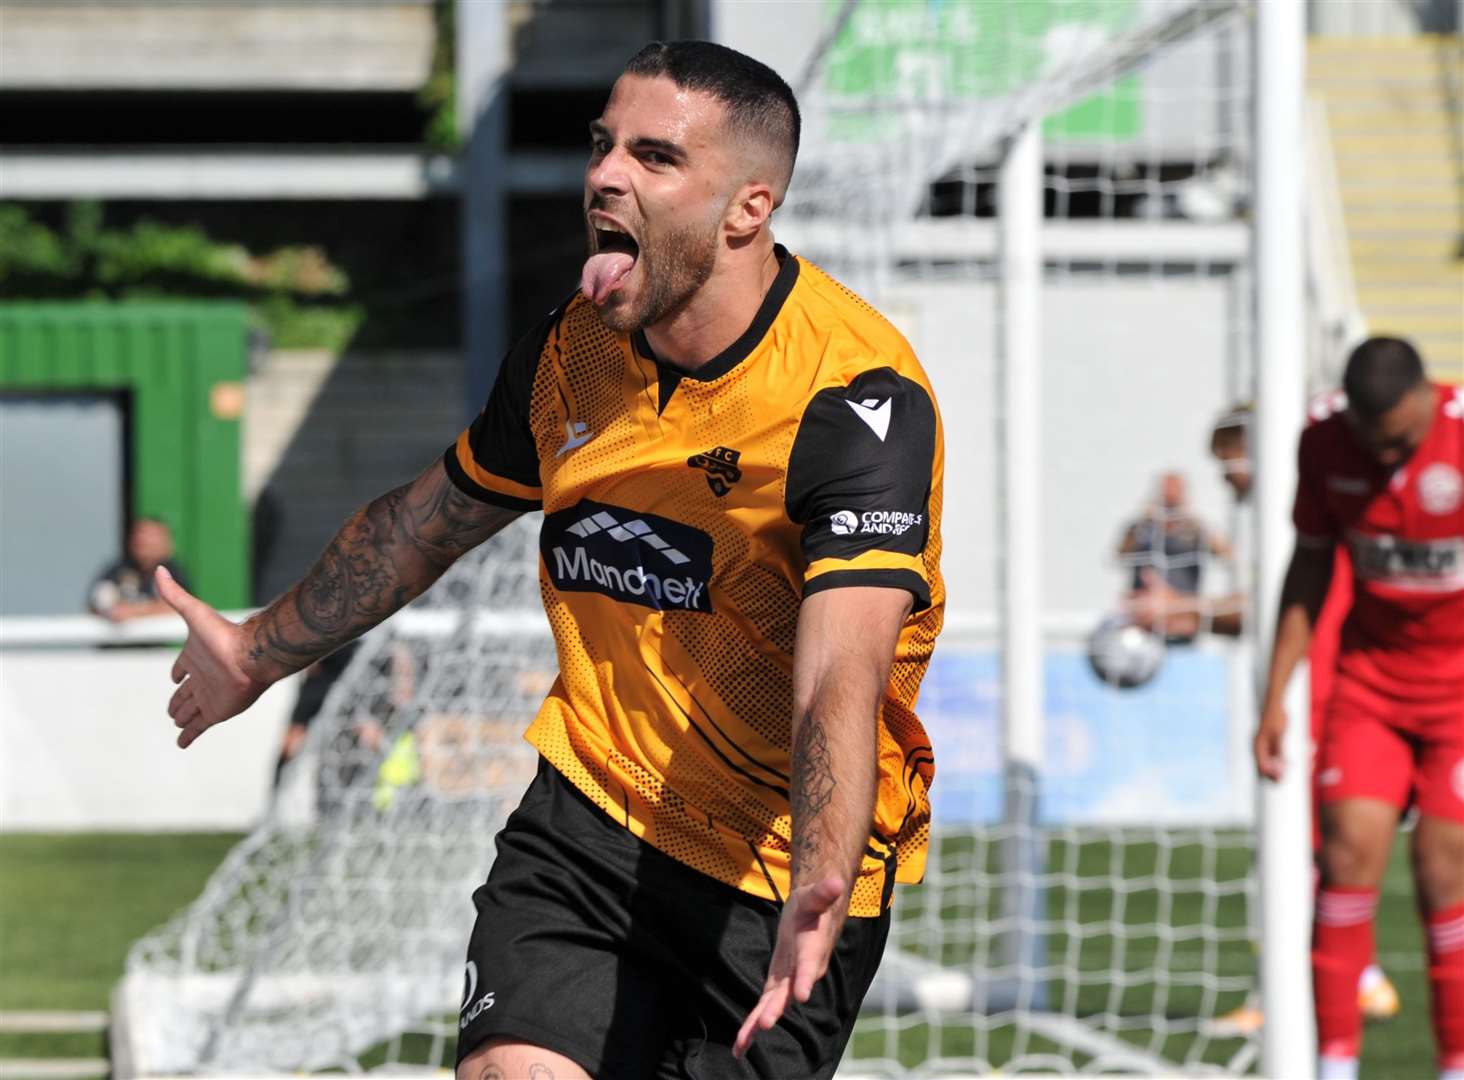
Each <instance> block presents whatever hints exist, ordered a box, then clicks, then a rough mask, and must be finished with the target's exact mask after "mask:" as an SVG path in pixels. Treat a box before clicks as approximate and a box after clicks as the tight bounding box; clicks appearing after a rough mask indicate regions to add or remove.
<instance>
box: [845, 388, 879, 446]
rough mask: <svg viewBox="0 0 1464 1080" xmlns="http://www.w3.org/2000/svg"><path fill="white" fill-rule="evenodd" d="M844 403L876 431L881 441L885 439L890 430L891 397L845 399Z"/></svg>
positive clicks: (870, 428) (875, 433) (876, 436)
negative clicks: (857, 399) (881, 399)
mask: <svg viewBox="0 0 1464 1080" xmlns="http://www.w3.org/2000/svg"><path fill="white" fill-rule="evenodd" d="M844 404H846V405H848V406H849V408H851V409H853V410H854V415H855V416H857V417H859V419H861V420H863V421H864V422H865V423H866V424H868V425H869V430H870V431H872V432H874V435H875V438H877V439H879V441H880V442H884V441H885V436H886V435H887V434H888V433H889V430H890V399H889V398H885V399H884V400H883V401H880V400H879V398H865V399H864V400H863V401H850V400H849V399H848V398H845V399H844Z"/></svg>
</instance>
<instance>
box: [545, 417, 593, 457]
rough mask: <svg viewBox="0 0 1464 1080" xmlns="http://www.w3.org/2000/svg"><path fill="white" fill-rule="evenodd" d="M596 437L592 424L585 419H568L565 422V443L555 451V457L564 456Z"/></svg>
mask: <svg viewBox="0 0 1464 1080" xmlns="http://www.w3.org/2000/svg"><path fill="white" fill-rule="evenodd" d="M594 437H595V433H594V432H593V431H591V430H590V426H589V425H588V424H586V423H585V422H584V421H583V420H573V421H571V420H566V421H565V422H564V445H563V446H561V447H560V448H559V449H558V450H556V451H555V452H554V456H555V457H563V456H564V455H565V454H567V453H569V452H570V451H571V450H575V449H578V448H579V447H581V446H583V445H584V444H585V443H587V442H589V441H590V440H591V439H593V438H594Z"/></svg>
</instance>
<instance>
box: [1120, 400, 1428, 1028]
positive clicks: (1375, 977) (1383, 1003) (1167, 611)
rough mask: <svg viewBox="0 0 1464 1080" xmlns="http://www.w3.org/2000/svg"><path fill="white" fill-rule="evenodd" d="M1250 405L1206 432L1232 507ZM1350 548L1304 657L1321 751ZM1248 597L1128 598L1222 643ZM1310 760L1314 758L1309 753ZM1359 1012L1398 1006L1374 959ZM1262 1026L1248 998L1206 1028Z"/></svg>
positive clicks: (1150, 615) (1148, 591)
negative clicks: (1231, 500) (1206, 633)
mask: <svg viewBox="0 0 1464 1080" xmlns="http://www.w3.org/2000/svg"><path fill="white" fill-rule="evenodd" d="M1343 406H1345V400H1344V399H1343V395H1342V393H1341V392H1340V391H1334V392H1332V393H1328V394H1326V395H1324V396H1322V397H1321V398H1319V399H1318V400H1317V402H1316V403H1315V404H1314V405H1313V407H1312V408H1311V409H1310V410H1309V416H1310V419H1311V420H1313V421H1321V420H1325V419H1326V418H1327V417H1328V416H1330V415H1331V414H1332V413H1333V412H1336V411H1339V410H1340V409H1341V408H1342V407H1343ZM1251 413H1252V409H1251V406H1250V405H1249V404H1241V405H1236V406H1234V407H1232V408H1231V409H1229V410H1228V411H1227V412H1226V413H1225V414H1224V415H1222V416H1221V417H1220V418H1219V419H1218V420H1216V421H1215V426H1214V427H1213V428H1212V429H1211V432H1210V453H1211V455H1212V456H1213V457H1214V458H1215V460H1216V462H1217V463H1219V465H1220V474H1221V479H1222V480H1224V482H1225V484H1226V486H1228V487H1229V488H1230V490H1231V493H1232V494H1233V495H1234V496H1235V501H1236V502H1237V503H1246V502H1249V501H1250V496H1251V490H1252V489H1253V488H1254V486H1255V477H1254V474H1253V472H1252V470H1251V457H1250V434H1249V428H1250V419H1251ZM1350 566H1351V564H1350V563H1349V561H1348V557H1347V549H1346V548H1345V547H1338V548H1337V549H1336V562H1335V564H1334V566H1333V573H1332V584H1331V588H1330V589H1329V590H1328V591H1327V598H1326V602H1325V603H1324V604H1323V605H1322V610H1321V614H1320V615H1319V617H1318V619H1317V622H1316V625H1315V626H1314V627H1313V628H1312V636H1311V647H1310V649H1309V651H1308V654H1307V659H1308V662H1309V664H1310V668H1311V746H1312V748H1313V750H1315V748H1317V747H1319V746H1320V745H1321V741H1322V737H1321V732H1322V721H1323V720H1324V719H1325V717H1326V711H1327V701H1328V699H1329V698H1330V697H1331V693H1332V672H1333V668H1334V667H1335V665H1336V662H1337V648H1338V645H1339V643H1340V640H1341V636H1342V621H1343V619H1344V617H1345V616H1346V614H1347V611H1348V609H1349V608H1351V606H1352V573H1351V568H1350ZM1248 606H1249V596H1248V592H1247V591H1246V590H1241V591H1238V592H1234V593H1231V594H1229V595H1226V596H1218V597H1198V596H1190V595H1186V594H1183V593H1180V592H1178V591H1177V590H1174V589H1172V588H1169V587H1168V586H1167V585H1166V584H1165V582H1164V581H1163V580H1162V579H1154V578H1151V579H1150V580H1149V581H1148V583H1147V586H1146V587H1145V588H1143V589H1140V590H1137V591H1135V592H1134V593H1132V594H1131V595H1130V597H1129V602H1128V613H1129V617H1130V618H1132V619H1133V620H1134V622H1136V623H1137V624H1138V625H1140V626H1143V627H1146V628H1149V629H1156V630H1157V631H1158V632H1160V633H1165V632H1168V633H1175V634H1177V635H1180V636H1193V635H1194V634H1196V633H1199V632H1202V631H1205V630H1208V631H1209V632H1210V633H1212V634H1217V635H1221V636H1225V637H1239V636H1240V635H1241V634H1242V633H1243V632H1244V630H1245V626H1246V609H1247V607H1248ZM1313 762H1315V753H1314V754H1313ZM1316 775H1317V774H1316V770H1315V769H1313V770H1312V790H1313V799H1312V851H1313V852H1320V850H1321V846H1322V835H1321V821H1320V819H1319V817H1318V814H1317V812H1318V810H1319V804H1320V800H1319V799H1318V798H1316V797H1315V792H1316ZM1357 1000H1358V1006H1359V1008H1361V1010H1362V1015H1363V1017H1364V1018H1365V1019H1367V1020H1387V1019H1390V1018H1392V1017H1394V1016H1396V1015H1397V1014H1398V1011H1399V1009H1400V1007H1401V1003H1400V1002H1399V999H1398V991H1397V989H1396V988H1395V987H1394V986H1393V983H1392V981H1391V980H1390V979H1389V978H1388V977H1387V975H1386V974H1384V973H1383V970H1382V969H1381V968H1380V967H1378V965H1377V962H1376V960H1375V959H1373V960H1370V961H1369V963H1368V965H1367V966H1366V967H1365V968H1364V969H1363V972H1362V976H1361V978H1360V979H1359V981H1358V984H1357ZM1264 1022H1265V1017H1264V1015H1263V1014H1262V1012H1261V1007H1260V1000H1259V996H1258V995H1256V994H1251V995H1248V996H1247V998H1246V1000H1245V1002H1244V1004H1242V1005H1241V1006H1240V1007H1238V1008H1236V1009H1234V1010H1232V1011H1231V1012H1229V1013H1226V1014H1225V1015H1224V1016H1220V1017H1217V1018H1216V1019H1215V1021H1214V1022H1213V1023H1212V1025H1211V1028H1210V1030H1211V1031H1212V1032H1213V1033H1215V1034H1216V1035H1217V1036H1220V1035H1249V1034H1252V1033H1253V1032H1256V1031H1258V1030H1260V1028H1261V1026H1262V1024H1263V1023H1264Z"/></svg>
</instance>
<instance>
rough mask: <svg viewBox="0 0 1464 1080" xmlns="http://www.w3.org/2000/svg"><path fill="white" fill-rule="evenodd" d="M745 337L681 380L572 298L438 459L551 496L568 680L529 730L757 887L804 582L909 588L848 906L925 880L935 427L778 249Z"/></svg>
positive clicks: (929, 403) (814, 586)
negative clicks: (870, 809) (863, 845)
mask: <svg viewBox="0 0 1464 1080" xmlns="http://www.w3.org/2000/svg"><path fill="white" fill-rule="evenodd" d="M778 255H779V257H780V259H781V261H782V267H781V270H780V271H779V273H778V275H777V278H776V279H775V281H774V283H773V285H772V287H771V289H770V290H769V292H768V295H767V297H766V299H765V300H764V302H763V304H762V306H761V307H760V309H759V310H758V313H757V316H756V318H755V319H754V320H753V323H752V325H751V326H750V327H748V329H747V331H746V333H744V334H743V335H742V337H741V338H739V339H738V340H737V341H736V342H734V343H733V344H732V345H731V346H730V347H728V349H727V350H726V351H725V352H723V353H722V354H721V355H719V356H717V357H715V358H713V359H712V360H711V361H709V362H708V363H707V364H706V365H704V366H703V367H701V368H700V369H698V370H697V371H695V372H683V371H680V370H679V369H676V368H673V367H671V366H669V365H667V364H663V363H661V362H659V361H658V360H657V358H656V357H655V356H654V355H653V354H652V352H651V349H650V347H649V345H648V344H647V342H646V340H645V338H644V337H643V336H642V335H640V334H633V335H625V334H617V333H615V332H613V331H611V330H609V329H608V328H607V327H606V326H605V325H604V324H603V323H602V322H601V321H600V317H599V314H598V312H597V311H596V310H595V308H594V306H593V305H592V304H590V303H589V302H588V301H586V300H585V299H584V298H583V297H581V296H579V295H578V294H577V295H575V296H574V297H573V298H571V299H570V300H569V301H568V302H567V303H566V304H565V305H564V306H563V307H561V308H560V309H558V310H556V311H555V312H553V313H552V314H551V315H550V317H549V318H548V319H547V320H546V321H545V322H544V323H543V324H542V325H541V326H540V327H538V328H537V329H536V330H535V331H534V332H533V333H531V334H530V335H529V336H528V337H526V338H525V339H524V340H522V341H521V342H519V344H518V345H517V346H515V347H514V348H513V349H512V350H511V351H510V353H509V354H508V356H507V357H506V358H505V360H504V363H503V367H502V368H501V369H500V371H499V375H498V380H497V383H496V384H495V386H494V388H493V391H492V394H491V395H490V396H489V399H488V403H487V405H486V406H485V408H484V409H483V412H482V414H481V415H480V416H479V417H478V419H477V420H476V421H475V422H474V423H473V424H472V426H471V427H469V428H468V430H467V431H465V432H464V433H463V434H462V436H461V437H460V438H459V439H458V441H457V443H456V444H455V445H454V446H452V447H450V448H449V449H448V451H447V453H446V455H445V457H444V461H445V464H446V467H447V471H448V474H449V475H450V476H451V477H452V479H453V480H454V482H455V483H456V484H457V485H458V486H459V487H460V488H461V489H462V490H463V491H465V492H467V493H468V494H470V495H473V496H475V497H477V498H479V499H482V500H485V501H487V502H491V503H494V504H497V505H499V506H503V507H508V508H511V509H520V510H535V509H540V508H541V507H542V509H543V511H544V522H543V528H542V531H541V534H540V570H539V572H540V584H541V590H542V593H543V599H544V608H545V610H546V611H547V612H548V615H549V622H550V624H551V626H552V627H553V631H554V638H555V642H556V644H557V646H558V652H559V665H560V675H559V678H558V680H557V681H556V682H555V684H554V686H553V688H552V689H551V691H550V692H549V696H548V698H547V699H546V700H545V702H544V705H543V707H542V708H541V709H540V711H539V715H538V717H537V718H536V719H535V720H534V722H533V724H532V725H531V726H530V728H529V731H528V736H527V737H528V739H529V741H530V742H532V743H533V744H534V745H535V746H536V747H537V748H538V749H539V751H540V753H542V754H543V756H544V757H545V758H547V759H548V760H549V762H550V763H551V764H553V765H554V766H555V767H556V768H557V769H559V771H560V772H562V773H563V774H564V775H565V776H566V777H567V778H568V779H569V780H570V781H571V782H572V783H574V784H575V785H576V786H578V787H579V788H580V789H581V790H582V791H584V792H585V793H586V794H587V795H588V796H589V797H590V798H591V799H592V800H593V801H594V802H595V803H596V804H597V805H599V806H600V807H601V808H602V809H603V810H604V811H605V812H606V813H607V814H609V815H610V816H611V817H612V818H614V819H615V820H617V821H620V822H622V823H623V824H624V825H625V827H626V828H628V829H630V830H631V831H632V832H633V833H635V834H636V835H638V836H640V837H642V838H643V839H644V840H646V841H647V842H649V843H650V844H652V845H653V846H654V847H656V848H658V849H660V850H661V851H663V852H665V853H667V854H668V855H671V856H672V857H674V858H676V859H679V860H680V861H682V862H683V863H686V864H687V865H689V866H692V867H694V868H695V869H697V870H700V871H701V872H703V873H705V874H708V875H710V876H712V877H714V878H717V879H719V880H721V881H724V882H726V883H728V884H730V885H734V886H737V887H739V888H741V889H744V890H746V891H748V892H751V893H754V894H756V895H758V896H762V897H765V898H767V899H772V900H781V899H782V898H783V897H784V896H786V894H787V890H788V882H789V876H790V865H789V862H790V860H789V836H790V825H791V818H790V811H789V802H788V785H789V764H790V749H789V730H790V722H791V717H792V711H793V682H792V673H793V641H794V631H795V628H796V625H797V620H798V608H799V604H800V602H801V601H802V599H803V597H804V596H806V595H808V594H810V593H813V592H815V591H818V590H820V589H828V588H838V587H840V586H846V585H878V586H886V587H892V588H901V589H908V590H909V591H910V593H911V594H912V595H913V596H914V609H913V612H912V614H911V615H910V616H909V618H908V619H907V621H906V624H905V626H904V628H903V630H902V632H901V634H900V639H899V645H898V650H897V654H896V658H895V664H894V668H893V670H892V672H891V675H890V679H889V684H888V686H887V687H886V689H885V694H884V700H883V703H882V707H881V710H880V721H879V743H878V752H879V788H878V798H877V803H876V806H875V814H874V820H873V821H872V822H871V823H870V832H869V843H868V847H867V849H866V852H865V858H864V862H863V866H862V868H861V872H860V878H859V881H858V882H857V883H856V886H855V889H854V893H853V897H852V899H851V902H850V912H851V914H854V915H875V914H878V913H879V912H880V911H881V910H882V908H883V907H884V906H885V905H886V904H887V903H888V900H889V893H890V888H891V886H892V885H893V882H894V880H900V881H918V880H920V878H921V876H922V875H923V873H924V867H925V851H926V846H927V841H928V837H929V826H930V800H929V795H928V788H929V786H930V783H931V780H932V778H933V776H934V768H935V766H934V759H933V757H932V754H931V748H930V743H929V739H928V738H927V737H926V734H925V731H924V729H923V728H922V727H921V726H920V722H919V720H918V719H917V718H916V716H915V712H914V706H915V699H916V695H917V693H918V690H919V686H920V680H921V678H922V676H923V675H924V674H925V669H926V666H927V665H928V663H929V661H930V655H931V650H932V648H933V646H934V644H935V638H936V634H937V633H938V631H939V630H940V625H941V616H942V611H943V609H944V600H945V596H944V588H943V586H942V583H941V578H940V570H939V557H940V509H941V476H942V468H943V451H942V437H941V423H940V416H939V413H938V412H937V410H936V406H935V400H934V396H933V395H932V393H931V390H930V385H929V383H928V382H927V380H926V377H925V373H924V372H923V371H922V370H921V368H920V365H919V363H918V361H917V360H916V359H915V356H914V354H913V352H912V351H911V349H910V346H909V344H908V343H907V342H906V341H905V339H904V338H903V337H902V336H901V335H900V334H899V332H898V331H896V330H895V329H894V328H893V327H892V326H891V325H890V324H889V323H888V322H886V321H885V320H884V318H882V317H881V316H880V315H879V314H878V313H877V312H876V311H875V310H874V309H873V308H871V307H870V306H869V305H868V304H866V303H865V302H864V301H862V300H861V299H859V298H858V297H857V296H855V295H854V294H853V293H851V292H849V291H848V290H847V289H845V288H844V287H843V286H842V285H840V284H839V283H838V282H836V281H834V280H833V279H832V278H830V277H829V276H828V275H826V274H824V273H823V272H822V271H821V270H819V269H818V268H817V267H815V266H813V265H812V264H810V263H808V262H805V261H803V260H801V259H797V258H795V257H793V256H791V255H789V254H788V253H787V252H786V251H783V250H782V249H781V248H779V249H778Z"/></svg>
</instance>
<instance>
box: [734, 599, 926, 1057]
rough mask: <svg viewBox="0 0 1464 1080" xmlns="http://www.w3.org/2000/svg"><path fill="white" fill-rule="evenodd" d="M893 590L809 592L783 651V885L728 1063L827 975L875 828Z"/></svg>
mask: <svg viewBox="0 0 1464 1080" xmlns="http://www.w3.org/2000/svg"><path fill="white" fill-rule="evenodd" d="M910 607H911V597H910V594H909V593H907V592H905V591H904V590H902V589H886V588H874V587H869V586H857V587H849V588H841V589H827V590H825V591H823V592H816V593H814V594H813V595H812V596H810V597H808V598H807V599H806V600H804V602H803V607H802V609H801V610H800V611H799V614H798V638H797V641H796V643H795V645H794V649H793V772H792V781H791V790H790V796H791V801H792V806H793V882H792V887H791V889H790V890H789V894H788V899H787V902H786V903H785V904H784V905H783V913H782V916H781V917H780V919H779V922H778V940H777V944H776V945H775V947H774V950H773V959H772V963H771V965H770V967H769V969H768V978H767V982H766V983H765V984H764V986H763V994H762V998H761V1000H759V1002H758V1003H757V1006H756V1007H755V1008H754V1009H753V1010H752V1012H751V1013H749V1014H748V1017H747V1019H746V1020H745V1021H744V1022H743V1025H742V1030H741V1031H740V1032H739V1033H738V1035H737V1041H736V1043H735V1044H734V1047H733V1051H734V1053H736V1054H738V1055H739V1056H741V1054H743V1053H745V1052H746V1050H747V1047H748V1046H749V1045H750V1044H751V1042H752V1040H753V1038H754V1037H755V1036H756V1035H757V1033H758V1032H759V1031H766V1030H768V1029H769V1028H771V1027H772V1026H773V1025H774V1024H776V1023H777V1022H778V1017H780V1016H781V1015H782V1014H783V1011H784V1009H786V1008H787V1006H788V1004H789V1001H790V1000H794V1001H798V1002H804V1001H807V1000H808V997H809V995H810V994H811V993H812V992H813V985H814V983H816V982H817V981H818V980H819V979H821V978H822V977H823V974H824V972H825V971H826V970H827V969H828V966H829V957H830V955H831V954H832V953H833V948H834V943H835V942H836V941H837V940H838V937H839V931H840V930H842V929H843V926H844V917H845V915H846V913H847V912H848V909H849V894H850V891H851V890H852V888H853V886H854V880H855V878H856V876H857V875H858V873H859V863H860V860H861V858H862V856H863V853H864V848H865V845H866V844H867V843H868V841H869V832H870V827H871V825H872V824H873V821H874V799H875V785H876V782H877V780H878V762H877V760H876V741H875V734H876V726H875V725H876V723H877V718H878V715H879V705H880V700H881V698H882V697H883V694H884V689H885V684H886V682H888V680H889V677H890V665H891V664H892V663H893V662H894V657H895V644H896V641H897V640H898V638H899V634H900V628H901V626H903V625H904V621H905V617H906V616H907V615H908V614H909V613H910Z"/></svg>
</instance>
